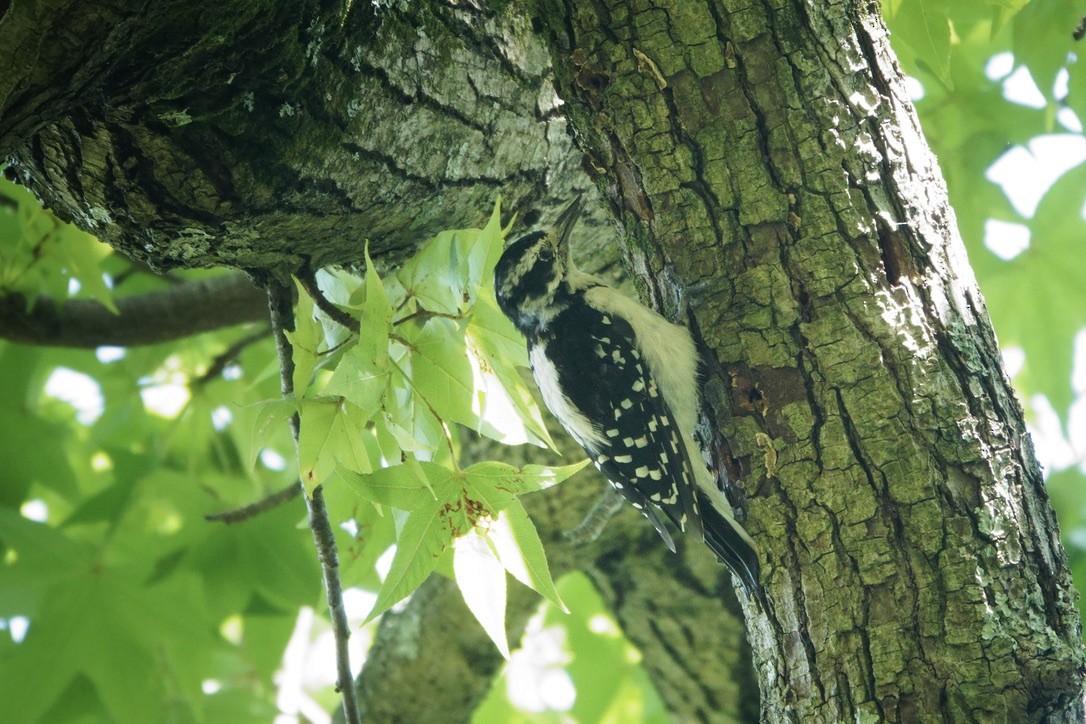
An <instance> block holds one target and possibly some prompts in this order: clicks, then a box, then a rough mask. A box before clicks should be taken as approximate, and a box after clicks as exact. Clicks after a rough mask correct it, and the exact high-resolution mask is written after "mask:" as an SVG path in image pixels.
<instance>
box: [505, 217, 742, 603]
mask: <svg viewBox="0 0 1086 724" xmlns="http://www.w3.org/2000/svg"><path fill="white" fill-rule="evenodd" d="M582 207H583V201H582V199H581V197H580V196H578V197H577V198H576V199H575V200H574V201H573V203H571V204H570V205H569V206H568V207H567V208H566V209H565V211H563V212H562V214H561V216H559V218H558V224H557V226H556V228H555V229H554V230H553V231H551V232H543V231H536V232H533V233H530V234H528V235H526V236H524V237H522V238H520V239H518V240H517V241H516V242H514V243H513V244H511V245H510V246H509V247H508V248H507V249H506V250H505V251H504V253H503V254H502V257H501V259H500V260H499V261H498V266H497V268H496V269H495V273H494V287H495V290H496V292H497V298H498V305H499V306H500V307H501V309H502V311H503V312H504V313H505V314H506V316H508V317H509V318H510V319H511V320H512V321H513V324H515V325H516V327H517V328H518V329H519V330H520V331H521V332H522V333H523V334H524V336H525V337H526V338H527V341H528V356H529V359H530V360H531V365H532V374H533V375H534V376H535V380H536V383H537V384H538V385H539V390H540V392H541V393H542V395H543V401H544V402H545V403H546V405H547V408H548V409H549V410H550V411H551V413H553V414H554V416H555V417H557V418H558V421H559V422H561V423H562V426H563V427H565V429H566V430H567V431H568V432H569V434H570V435H571V436H572V437H573V439H574V440H576V441H577V442H578V443H579V444H580V445H581V447H583V448H584V449H585V451H586V452H587V453H588V455H589V457H591V458H592V461H593V462H594V463H595V465H596V467H597V468H599V470H600V471H601V472H603V474H604V475H606V476H607V477H608V479H609V480H610V481H611V484H612V485H613V486H614V487H615V488H616V489H618V491H619V492H620V493H622V495H623V497H625V498H626V500H628V501H629V502H630V503H631V504H632V505H633V506H634V507H635V508H637V509H638V510H640V511H641V512H643V513H644V514H645V516H646V517H647V518H648V519H649V521H651V522H652V524H653V526H655V528H656V530H657V531H659V533H660V536H661V537H662V538H663V539H664V541H665V542H666V543H667V545H668V547H669V548H670V549H671V550H672V551H674V550H675V543H674V541H672V539H671V534H670V533H669V532H668V529H667V527H666V525H665V524H664V523H663V521H662V520H661V519H660V516H659V515H658V511H662V512H663V514H664V515H665V516H666V517H667V518H668V519H669V520H670V521H671V522H672V523H673V524H674V525H676V526H677V527H678V528H679V529H680V530H682V531H685V530H686V529H687V528H688V527H690V528H692V529H694V530H696V531H698V532H700V533H701V534H702V535H703V536H704V538H705V542H706V543H707V544H708V546H709V548H711V549H712V550H713V552H714V553H716V554H717V556H719V557H720V558H721V559H722V560H723V561H724V562H725V563H727V564H728V566H729V567H730V568H731V569H732V571H734V572H735V574H736V575H737V576H738V577H739V579H740V580H741V581H742V583H743V587H744V589H746V590H747V592H748V593H749V592H757V591H760V587H759V584H758V555H757V553H756V552H755V548H754V542H753V541H752V540H751V538H750V536H749V535H747V533H746V531H744V530H743V528H742V527H741V526H740V525H739V524H738V523H737V522H736V521H735V518H734V516H733V512H732V507H731V505H730V504H729V503H728V501H727V499H726V498H725V497H724V494H723V493H722V492H721V490H720V488H719V487H718V486H717V484H716V480H715V478H714V476H713V475H712V474H711V473H710V472H709V470H708V468H707V467H706V465H705V462H704V460H703V458H702V456H701V453H700V451H699V450H698V447H697V445H696V444H695V442H694V436H693V431H694V427H695V424H696V419H697V406H698V397H699V395H698V354H697V349H696V347H695V345H694V341H693V339H692V337H691V335H690V331H689V330H688V329H687V328H686V327H682V326H679V325H676V324H672V323H671V322H669V321H667V320H666V319H664V318H663V317H662V316H660V315H659V314H657V313H656V312H654V311H653V310H651V309H649V308H648V307H645V306H644V305H642V304H639V303H638V302H635V301H634V300H632V299H630V298H629V297H626V296H624V295H623V294H621V293H619V292H617V291H616V290H614V289H612V288H611V287H608V286H607V285H606V284H605V283H604V282H603V281H601V280H600V279H597V278H595V277H593V276H590V275H588V274H585V273H584V272H582V271H580V270H579V269H577V267H576V266H574V264H573V260H572V259H571V257H570V253H569V245H568V242H569V234H570V231H571V230H572V229H573V226H574V224H575V223H576V222H577V217H578V216H579V215H580V212H581V209H582Z"/></svg>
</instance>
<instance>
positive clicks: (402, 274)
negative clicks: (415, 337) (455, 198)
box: [397, 231, 465, 314]
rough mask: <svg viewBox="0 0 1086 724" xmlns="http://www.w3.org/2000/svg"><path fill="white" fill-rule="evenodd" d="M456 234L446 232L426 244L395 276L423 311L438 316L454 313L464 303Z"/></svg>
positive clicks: (461, 265) (461, 257) (454, 232)
mask: <svg viewBox="0 0 1086 724" xmlns="http://www.w3.org/2000/svg"><path fill="white" fill-rule="evenodd" d="M457 233H459V232H456V231H446V232H442V233H441V234H438V235H437V236H436V237H434V238H433V239H431V240H430V241H428V242H427V243H426V244H425V245H424V246H423V247H422V249H420V250H419V251H418V252H417V253H416V254H415V255H414V256H413V257H411V259H409V260H408V261H407V262H406V263H405V264H404V265H403V266H402V267H401V268H400V271H399V274H397V276H398V278H399V280H400V282H401V283H402V284H403V286H404V289H405V290H406V292H407V294H408V295H409V296H411V297H414V298H415V299H416V300H418V303H419V304H420V305H421V306H422V308H423V309H425V310H427V311H429V312H436V313H438V314H457V313H459V311H460V305H461V304H462V303H463V301H464V274H463V271H462V269H463V267H464V266H465V260H464V258H463V256H462V255H461V250H460V248H459V245H458V244H455V243H454V240H455V238H456V235H457Z"/></svg>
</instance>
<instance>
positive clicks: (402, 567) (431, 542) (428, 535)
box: [363, 505, 453, 625]
mask: <svg viewBox="0 0 1086 724" xmlns="http://www.w3.org/2000/svg"><path fill="white" fill-rule="evenodd" d="M452 539H453V536H452V532H451V530H450V527H449V521H448V519H447V517H446V513H445V511H444V510H443V509H442V508H440V507H438V506H436V505H434V506H426V507H423V508H419V509H418V510H415V511H413V512H411V513H410V514H409V515H408V518H407V520H406V521H405V522H404V526H403V530H401V531H400V535H399V537H398V538H397V540H396V555H395V556H394V557H393V559H392V566H391V567H390V568H389V571H388V577H387V578H385V582H384V585H382V586H381V590H380V591H379V592H378V593H377V602H376V603H374V605H373V610H372V611H370V613H369V615H368V616H366V620H365V621H364V622H363V625H365V624H367V623H369V622H370V621H372V620H374V619H375V618H377V617H378V616H380V615H381V614H382V613H384V612H385V611H387V610H388V609H390V608H392V606H394V605H395V604H396V603H397V602H399V601H401V600H403V599H404V598H405V597H406V596H408V595H409V594H410V593H411V592H412V591H414V590H415V589H416V588H418V587H419V584H421V583H422V582H423V581H424V580H426V577H427V576H429V575H430V573H431V571H433V570H434V568H435V567H436V566H437V564H438V560H439V559H440V558H441V557H442V555H443V554H444V553H445V550H446V549H447V548H448V547H449V545H450V544H451V543H452Z"/></svg>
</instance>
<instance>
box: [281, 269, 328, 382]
mask: <svg viewBox="0 0 1086 724" xmlns="http://www.w3.org/2000/svg"><path fill="white" fill-rule="evenodd" d="M294 285H295V286H296V287H297V289H298V305H297V307H296V308H295V310H294V331H293V332H287V339H289V340H290V344H291V347H292V350H293V356H294V377H293V380H294V396H295V397H298V398H301V397H302V396H303V395H304V394H305V393H306V391H307V390H308V389H309V383H310V380H311V379H312V377H313V370H315V369H316V367H317V360H319V359H320V355H319V350H320V344H321V342H322V341H323V340H324V330H323V329H321V325H320V322H318V321H317V319H316V316H315V315H316V307H315V306H314V305H313V300H312V299H310V297H309V294H307V293H306V291H305V289H303V288H302V283H301V282H299V281H298V280H297V279H295V280H294Z"/></svg>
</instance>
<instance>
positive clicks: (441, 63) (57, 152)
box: [0, 0, 587, 269]
mask: <svg viewBox="0 0 1086 724" xmlns="http://www.w3.org/2000/svg"><path fill="white" fill-rule="evenodd" d="M531 33H532V30H531V27H530V24H529V20H528V19H527V17H526V16H524V15H521V14H514V13H502V14H488V13H481V12H478V11H476V10H474V9H473V8H472V7H470V6H467V7H463V8H458V7H447V6H444V5H441V4H437V3H417V4H413V5H412V6H411V7H410V12H401V11H399V10H394V9H392V8H383V7H377V6H375V5H374V4H372V3H368V2H358V3H343V4H340V3H334V2H328V3H321V2H314V1H313V0H308V1H306V2H291V3H278V2H258V1H257V2H253V1H251V0H226V1H225V2H217V3H202V2H196V3H193V2H182V1H178V0H167V1H165V2H156V3H146V2H140V1H139V0H118V2H114V3H110V4H108V5H107V6H103V5H102V4H100V3H92V4H86V3H80V2H75V1H74V0H54V1H53V2H48V3H15V4H13V5H12V6H11V7H9V8H7V10H6V12H5V13H4V15H3V16H2V21H0V57H3V58H4V59H5V61H4V66H3V67H4V69H5V70H4V72H3V73H0V159H2V158H7V159H9V160H10V162H11V164H12V168H11V169H10V173H12V174H13V175H14V176H15V177H16V178H17V179H19V180H20V181H21V182H23V183H24V184H26V185H28V186H30V187H31V188H33V189H34V190H35V191H37V192H38V193H39V194H40V195H41V196H42V197H43V199H45V201H46V202H47V203H48V205H49V206H50V207H52V208H53V209H54V210H55V211H57V212H58V213H61V214H62V215H64V216H66V217H68V218H71V219H73V220H75V221H76V222H77V223H78V224H79V225H80V226H82V227H83V228H86V229H88V230H91V231H92V232H93V233H95V234H97V235H98V236H99V238H101V239H102V240H104V241H107V242H109V243H110V244H112V245H113V246H115V247H117V248H119V249H122V250H123V251H125V252H126V253H128V254H129V255H131V256H133V257H136V258H139V259H141V260H144V261H146V262H147V263H148V264H150V265H151V266H153V267H156V268H169V267H172V266H187V267H191V266H207V265H213V264H227V265H230V266H234V267H239V268H244V269H257V268H263V269H269V268H284V269H294V268H297V267H298V266H299V265H300V264H301V263H303V262H305V261H306V260H311V262H312V265H313V266H314V268H316V267H320V266H324V265H327V264H332V263H350V262H356V261H358V260H359V259H360V258H361V256H362V251H361V250H362V244H363V241H364V240H366V239H369V240H370V241H371V250H370V251H371V255H373V256H374V257H375V258H376V257H378V256H387V255H391V257H392V258H393V259H394V258H397V257H401V256H403V255H404V254H405V253H406V252H407V251H409V250H410V249H411V248H413V247H414V246H415V245H416V244H418V243H419V242H420V241H421V240H424V239H426V238H428V237H429V236H431V235H433V234H434V233H436V232H438V231H441V230H444V229H448V228H456V227H458V226H470V225H476V224H478V223H479V222H480V219H482V218H485V217H483V216H482V212H485V210H486V209H488V208H489V207H490V206H492V205H493V203H494V200H495V198H496V197H497V196H498V195H499V194H501V195H502V196H503V198H504V202H505V205H506V208H510V209H521V210H522V211H523V210H525V208H527V207H528V206H542V208H543V209H544V210H545V209H547V208H548V206H550V205H557V204H560V203H561V202H562V201H564V200H565V199H567V198H568V197H569V195H570V193H571V187H572V186H574V185H576V184H577V183H580V184H581V185H582V186H587V182H586V181H585V179H584V178H583V176H578V175H576V174H574V173H572V171H574V170H575V167H576V165H577V163H578V161H579V156H578V155H577V154H575V153H573V152H572V149H571V142H570V139H569V136H568V134H567V133H566V130H565V120H564V118H562V117H561V116H560V115H559V114H557V113H556V108H557V107H558V104H559V102H558V99H557V97H556V96H555V95H554V91H553V87H552V84H551V83H550V80H549V70H548V58H547V56H546V53H545V50H544V48H543V46H542V45H541V44H540V43H539V42H537V41H536V40H535V39H534V38H533V36H532V34H531ZM556 186H557V188H556ZM552 195H553V196H554V197H555V198H554V200H553V201H550V202H549V200H550V199H551V196H552Z"/></svg>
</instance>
